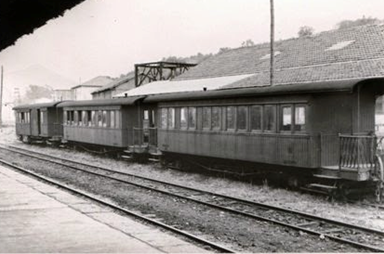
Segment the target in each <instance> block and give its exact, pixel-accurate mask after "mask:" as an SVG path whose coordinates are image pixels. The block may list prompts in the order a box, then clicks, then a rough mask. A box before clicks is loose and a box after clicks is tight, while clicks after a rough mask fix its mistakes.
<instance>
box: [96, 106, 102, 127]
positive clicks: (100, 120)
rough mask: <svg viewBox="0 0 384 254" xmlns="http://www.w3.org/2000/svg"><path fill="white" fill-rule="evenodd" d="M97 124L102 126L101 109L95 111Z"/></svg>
mask: <svg viewBox="0 0 384 254" xmlns="http://www.w3.org/2000/svg"><path fill="white" fill-rule="evenodd" d="M97 126H98V127H103V112H102V111H101V110H99V111H98V112H97Z"/></svg>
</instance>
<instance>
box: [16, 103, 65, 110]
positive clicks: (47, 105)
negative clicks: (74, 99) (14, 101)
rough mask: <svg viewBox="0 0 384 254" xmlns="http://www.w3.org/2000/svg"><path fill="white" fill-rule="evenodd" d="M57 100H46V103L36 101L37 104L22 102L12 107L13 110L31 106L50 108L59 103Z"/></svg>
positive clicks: (30, 107)
mask: <svg viewBox="0 0 384 254" xmlns="http://www.w3.org/2000/svg"><path fill="white" fill-rule="evenodd" d="M59 103H60V102H59V101H54V102H46V103H37V104H23V105H18V106H15V107H13V110H19V109H32V108H52V107H55V106H56V105H57V104H59Z"/></svg>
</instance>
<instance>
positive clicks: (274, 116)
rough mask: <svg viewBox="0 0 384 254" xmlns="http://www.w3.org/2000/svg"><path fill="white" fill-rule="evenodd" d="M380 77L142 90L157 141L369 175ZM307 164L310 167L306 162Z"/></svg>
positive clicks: (169, 146)
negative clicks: (152, 106)
mask: <svg viewBox="0 0 384 254" xmlns="http://www.w3.org/2000/svg"><path fill="white" fill-rule="evenodd" d="M383 93H384V80H383V79H371V80H349V81H333V82H320V83H312V84H306V83H304V84H295V85H289V86H271V87H258V88H247V89H238V90H216V91H201V92H192V93H191V92H190V93H175V94H167V95H152V96H148V97H147V98H146V99H145V100H144V103H157V105H158V108H159V109H158V110H159V112H158V114H159V118H158V126H157V127H158V147H159V149H160V150H161V151H162V152H163V153H165V154H167V153H172V154H185V155H193V156H201V157H208V158H211V159H213V158H220V159H229V160H232V161H237V164H238V165H239V162H255V163H262V164H271V165H279V166H286V167H290V168H302V169H308V170H307V171H306V172H307V173H310V174H312V173H315V174H316V175H317V176H318V177H321V176H323V177H327V178H335V179H346V180H352V181H367V180H371V179H372V177H374V175H373V174H374V173H375V172H374V171H373V169H374V167H375V163H376V162H375V161H376V159H377V158H376V157H375V156H376V137H375V136H374V135H373V134H374V131H375V101H376V98H377V96H379V95H382V94H383ZM310 169H312V170H310Z"/></svg>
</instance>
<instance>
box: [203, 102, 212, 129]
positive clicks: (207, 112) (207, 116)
mask: <svg viewBox="0 0 384 254" xmlns="http://www.w3.org/2000/svg"><path fill="white" fill-rule="evenodd" d="M210 120H211V108H209V107H203V129H209V128H210Z"/></svg>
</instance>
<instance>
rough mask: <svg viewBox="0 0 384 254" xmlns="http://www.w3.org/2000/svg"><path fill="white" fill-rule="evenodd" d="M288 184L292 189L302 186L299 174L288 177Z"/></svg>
mask: <svg viewBox="0 0 384 254" xmlns="http://www.w3.org/2000/svg"><path fill="white" fill-rule="evenodd" d="M288 186H289V187H290V188H292V189H297V188H299V187H300V181H299V179H298V178H297V176H290V177H289V178H288Z"/></svg>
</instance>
